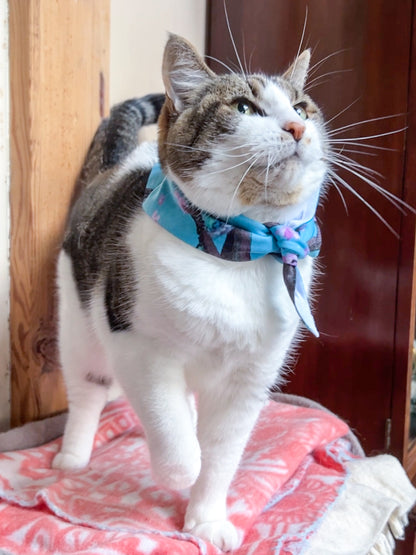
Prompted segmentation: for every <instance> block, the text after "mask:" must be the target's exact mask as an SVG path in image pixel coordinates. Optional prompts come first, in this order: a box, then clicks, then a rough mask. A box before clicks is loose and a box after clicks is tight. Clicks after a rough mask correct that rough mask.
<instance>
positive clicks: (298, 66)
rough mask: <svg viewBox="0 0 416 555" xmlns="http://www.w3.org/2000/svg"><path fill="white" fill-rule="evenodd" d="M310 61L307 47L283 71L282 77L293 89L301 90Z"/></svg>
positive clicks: (309, 52)
mask: <svg viewBox="0 0 416 555" xmlns="http://www.w3.org/2000/svg"><path fill="white" fill-rule="evenodd" d="M310 61H311V51H310V50H309V48H308V49H307V50H304V51H303V52H302V54H301V55H300V56H298V57H297V58H296V60H295V61H294V62H293V64H292V65H291V66H290V67H289V69H287V70H286V71H285V73H284V74H283V77H284V78H285V79H287V80H288V81H290V83H292V85H293V86H294V87H295V89H298V90H300V91H301V90H303V87H304V86H305V83H306V77H307V76H308V70H309V64H310Z"/></svg>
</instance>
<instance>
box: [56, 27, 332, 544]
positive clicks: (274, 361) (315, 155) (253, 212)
mask: <svg viewBox="0 0 416 555" xmlns="http://www.w3.org/2000/svg"><path fill="white" fill-rule="evenodd" d="M309 63H310V52H309V50H305V51H303V52H302V53H301V54H300V55H298V56H297V58H296V60H295V61H294V63H293V64H292V65H291V66H290V67H289V68H288V69H287V71H286V72H285V73H283V74H282V75H281V76H266V75H263V74H248V73H245V72H242V73H235V72H232V73H228V74H221V75H217V74H215V73H214V72H213V71H212V70H211V69H210V68H209V67H208V66H207V65H206V64H205V62H204V61H203V59H202V58H201V57H200V55H199V54H198V53H197V52H196V50H195V49H194V47H193V46H192V45H191V44H190V43H188V42H187V41H186V40H185V39H183V38H181V37H179V36H177V35H170V36H169V38H168V41H167V44H166V47H165V52H164V57H163V68H162V74H163V81H164V85H165V89H166V94H165V95H148V96H146V97H143V98H141V99H132V100H129V101H126V102H124V103H121V104H119V105H117V106H115V107H114V108H113V109H112V111H111V113H110V116H109V118H108V119H105V120H103V122H102V123H101V125H100V127H99V129H98V130H97V133H96V135H95V138H94V140H93V142H92V145H91V147H90V150H89V153H88V155H87V158H86V161H85V164H84V166H83V168H82V170H81V173H80V176H79V179H78V182H77V194H76V198H75V200H74V203H73V207H72V209H71V211H70V214H69V217H68V222H67V227H66V232H65V236H64V240H63V245H62V249H61V252H60V255H59V261H58V271H57V274H58V277H57V283H58V292H59V350H60V358H61V364H62V370H63V374H64V378H65V383H66V388H67V397H68V404H69V417H68V422H67V425H66V429H65V434H64V438H63V443H62V447H61V451H60V453H58V454H57V455H56V457H55V459H54V461H53V467H54V468H58V469H77V468H82V467H84V466H86V465H87V464H88V462H89V459H90V456H91V450H92V445H93V439H94V434H95V431H96V429H97V425H98V421H99V417H100V413H101V411H102V409H103V407H104V405H105V404H106V402H107V401H108V400H109V399H113V398H114V397H116V396H117V395H119V394H121V392H122V391H124V392H125V393H126V395H127V397H128V399H129V400H130V402H131V404H132V406H133V407H134V409H135V410H136V411H137V414H138V415H139V417H140V419H141V422H142V424H143V426H144V429H145V432H146V438H147V442H148V447H149V451H150V458H151V466H152V472H153V476H154V478H155V480H156V481H157V482H158V483H160V484H161V485H162V486H165V487H167V488H173V489H183V488H189V487H190V488H191V490H190V500H189V504H188V507H187V511H186V515H185V521H184V527H183V529H184V530H185V531H187V532H190V533H191V534H194V535H196V536H198V537H201V538H203V539H205V540H207V541H210V542H213V543H214V544H215V545H217V546H218V547H219V548H221V549H222V550H224V551H227V550H231V549H235V548H236V547H237V546H238V545H240V543H241V541H242V538H241V537H239V535H238V533H237V530H236V529H235V527H234V526H233V524H232V523H231V522H230V521H229V520H227V513H226V497H227V490H228V487H229V485H230V483H231V480H232V478H233V476H234V474H235V472H236V469H237V467H238V464H239V461H240V458H241V456H242V453H243V450H244V447H245V445H246V442H247V440H248V438H249V436H250V433H251V431H252V429H253V427H254V425H255V423H256V420H257V417H258V415H259V412H260V411H261V409H262V407H263V406H264V404H265V403H266V401H267V400H268V394H269V390H270V388H271V386H273V385H274V384H279V383H280V382H281V380H282V376H283V366H284V363H285V360H286V359H287V356H288V353H289V352H290V350H291V347H293V345H294V344H296V339H297V337H298V336H299V330H300V329H301V326H300V325H299V322H300V319H299V314H300V315H301V317H302V319H303V320H304V321H305V323H306V324H307V325H308V326H309V327H310V329H311V330H312V331H313V332H314V333H315V334H317V330H316V329H315V327H314V323H313V320H311V315H310V311H309V305H308V302H307V299H306V296H307V294H308V293H309V291H310V288H311V282H312V279H313V269H314V260H313V257H312V256H309V255H310V254H312V251H313V250H315V251H317V250H318V249H319V229H318V227H317V225H316V222H315V220H314V213H315V209H316V205H317V203H318V202H319V198H320V195H321V193H322V191H323V190H324V188H325V183H326V177H327V172H328V163H327V159H328V152H327V151H328V148H329V147H328V142H327V140H326V130H325V123H324V121H323V116H322V114H321V111H320V110H319V108H318V107H317V105H316V104H315V103H314V102H313V101H312V100H311V98H310V97H309V96H308V95H307V94H306V93H305V92H304V85H305V82H306V79H307V73H308V68H309ZM159 114H160V115H159ZM156 120H158V144H156V143H154V144H153V143H142V144H138V140H137V134H138V131H139V129H140V127H141V126H142V125H146V124H150V123H154V122H156ZM149 175H150V178H149ZM148 181H149V182H151V186H150V187H149V185H148ZM170 211H171V213H172V214H173V216H172V214H171V213H170ZM171 216H172V217H171ZM175 218H177V219H178V220H176V219H175ZM311 222H312V228H313V230H312V232H311V234H310V236H308V237H307V238H306V239H305V237H303V236H302V233H303V230H304V228H305V225H306V223H307V224H308V225H309V224H311ZM253 230H254V231H253ZM188 235H189V237H188ZM257 240H259V241H260V240H261V241H263V240H264V241H265V242H266V243H267V244H268V245H270V244H272V245H277V244H278V245H280V246H281V248H280V247H279V248H277V251H274V250H273V248H272V249H271V250H270V249H269V251H267V250H266V252H263V251H261V252H260V251H259V252H257V251H256V249H255V248H254V247H253V244H254V243H255V242H256V241H257ZM314 241H315V243H314ZM282 245H283V246H282ZM290 245H292V246H293V248H291V247H290ZM299 245H302V249H303V251H302V252H298V251H297V249H298V248H300V247H299ZM279 249H280V250H279ZM267 252H271V253H272V254H267ZM224 253H225V254H224ZM297 280H298V281H297ZM299 280H300V283H299ZM295 305H297V306H295ZM195 396H196V397H197V402H195Z"/></svg>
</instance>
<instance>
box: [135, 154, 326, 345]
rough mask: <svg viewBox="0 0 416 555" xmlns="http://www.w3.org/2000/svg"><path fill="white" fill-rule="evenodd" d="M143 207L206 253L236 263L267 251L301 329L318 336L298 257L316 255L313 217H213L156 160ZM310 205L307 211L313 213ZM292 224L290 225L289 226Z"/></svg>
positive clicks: (317, 245)
mask: <svg viewBox="0 0 416 555" xmlns="http://www.w3.org/2000/svg"><path fill="white" fill-rule="evenodd" d="M146 195H147V197H146V200H145V201H144V203H143V209H144V211H145V212H146V213H147V214H148V215H149V216H150V217H151V218H152V219H153V220H154V221H155V222H157V223H158V224H159V225H161V226H162V227H163V228H165V229H166V230H167V231H169V232H170V233H171V234H172V235H174V236H175V237H177V238H178V239H181V240H182V241H184V242H185V243H187V244H188V245H191V246H193V247H195V248H197V249H200V250H202V251H204V252H206V253H208V254H211V255H212V256H217V257H218V258H223V259H225V260H232V261H236V262H248V261H250V260H256V259H257V258H261V257H262V256H265V255H267V254H271V255H272V256H274V258H275V259H276V260H278V261H279V262H281V263H282V264H283V278H284V282H285V285H286V287H287V290H288V292H289V295H290V298H291V299H292V302H293V304H294V305H295V308H296V310H297V312H298V314H299V316H300V317H301V319H302V320H303V322H304V324H305V325H306V327H307V328H308V329H309V330H310V331H311V332H312V333H313V334H314V335H315V336H316V337H319V333H318V330H317V329H316V325H315V321H314V319H313V316H312V313H311V310H310V307H309V303H308V299H307V294H306V291H305V287H304V284H303V280H302V276H301V274H300V272H299V268H298V266H297V261H298V259H299V258H305V257H306V256H312V257H315V256H317V255H318V254H319V249H320V246H321V234H320V230H319V226H318V224H317V223H316V220H315V217H312V218H309V219H308V220H307V221H302V218H301V219H300V220H299V221H297V222H296V224H293V223H292V225H290V224H285V225H280V224H275V223H265V224H262V223H260V222H257V221H256V220H252V219H250V218H247V217H246V216H244V215H240V216H236V217H232V218H229V219H227V221H225V220H222V219H220V218H216V217H215V216H212V215H211V214H208V213H207V212H203V211H201V210H200V209H199V208H197V207H196V206H194V205H193V204H191V202H190V201H189V200H188V199H187V198H186V197H185V195H184V194H183V193H182V191H181V190H180V189H179V187H178V186H177V185H176V184H175V183H174V182H173V181H171V180H170V179H168V178H167V177H166V175H165V174H164V173H163V171H162V168H161V166H160V164H156V165H155V166H154V167H153V169H152V171H151V173H150V176H149V179H148V182H147V187H146ZM315 209H316V205H315V206H314V209H313V213H314V212H315ZM294 225H295V226H296V227H294Z"/></svg>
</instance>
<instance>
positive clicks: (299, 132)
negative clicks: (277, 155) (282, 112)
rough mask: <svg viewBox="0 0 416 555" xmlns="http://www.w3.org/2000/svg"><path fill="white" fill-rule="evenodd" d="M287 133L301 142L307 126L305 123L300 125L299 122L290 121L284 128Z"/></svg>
mask: <svg viewBox="0 0 416 555" xmlns="http://www.w3.org/2000/svg"><path fill="white" fill-rule="evenodd" d="M283 129H284V130H285V131H288V132H289V133H291V134H292V135H293V138H294V139H295V141H300V140H301V138H302V137H303V134H304V133H305V126H304V124H303V123H299V122H298V121H288V122H287V123H285V125H284V126H283Z"/></svg>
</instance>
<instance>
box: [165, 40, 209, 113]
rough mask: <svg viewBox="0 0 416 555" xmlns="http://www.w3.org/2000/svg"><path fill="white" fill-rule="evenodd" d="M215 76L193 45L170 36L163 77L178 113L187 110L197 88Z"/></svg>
mask: <svg viewBox="0 0 416 555" xmlns="http://www.w3.org/2000/svg"><path fill="white" fill-rule="evenodd" d="M214 75H215V73H213V72H212V71H211V70H210V69H209V67H208V66H207V65H206V63H205V62H204V61H203V59H202V58H201V57H200V56H199V54H198V53H197V51H196V50H195V48H194V47H193V46H192V44H191V43H189V42H188V41H187V40H185V39H183V38H182V37H180V36H178V35H173V34H171V35H170V36H169V39H168V42H167V43H166V47H165V53H164V55H163V66H162V77H163V82H164V85H165V88H166V94H167V96H168V97H169V98H170V99H171V101H172V102H173V104H174V106H175V110H176V111H177V112H181V111H182V110H183V109H184V108H186V106H187V104H188V103H189V102H190V99H191V98H192V94H193V91H194V90H195V88H196V87H197V86H198V85H200V84H201V83H203V82H205V81H207V80H209V79H211V78H212V77H214Z"/></svg>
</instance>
